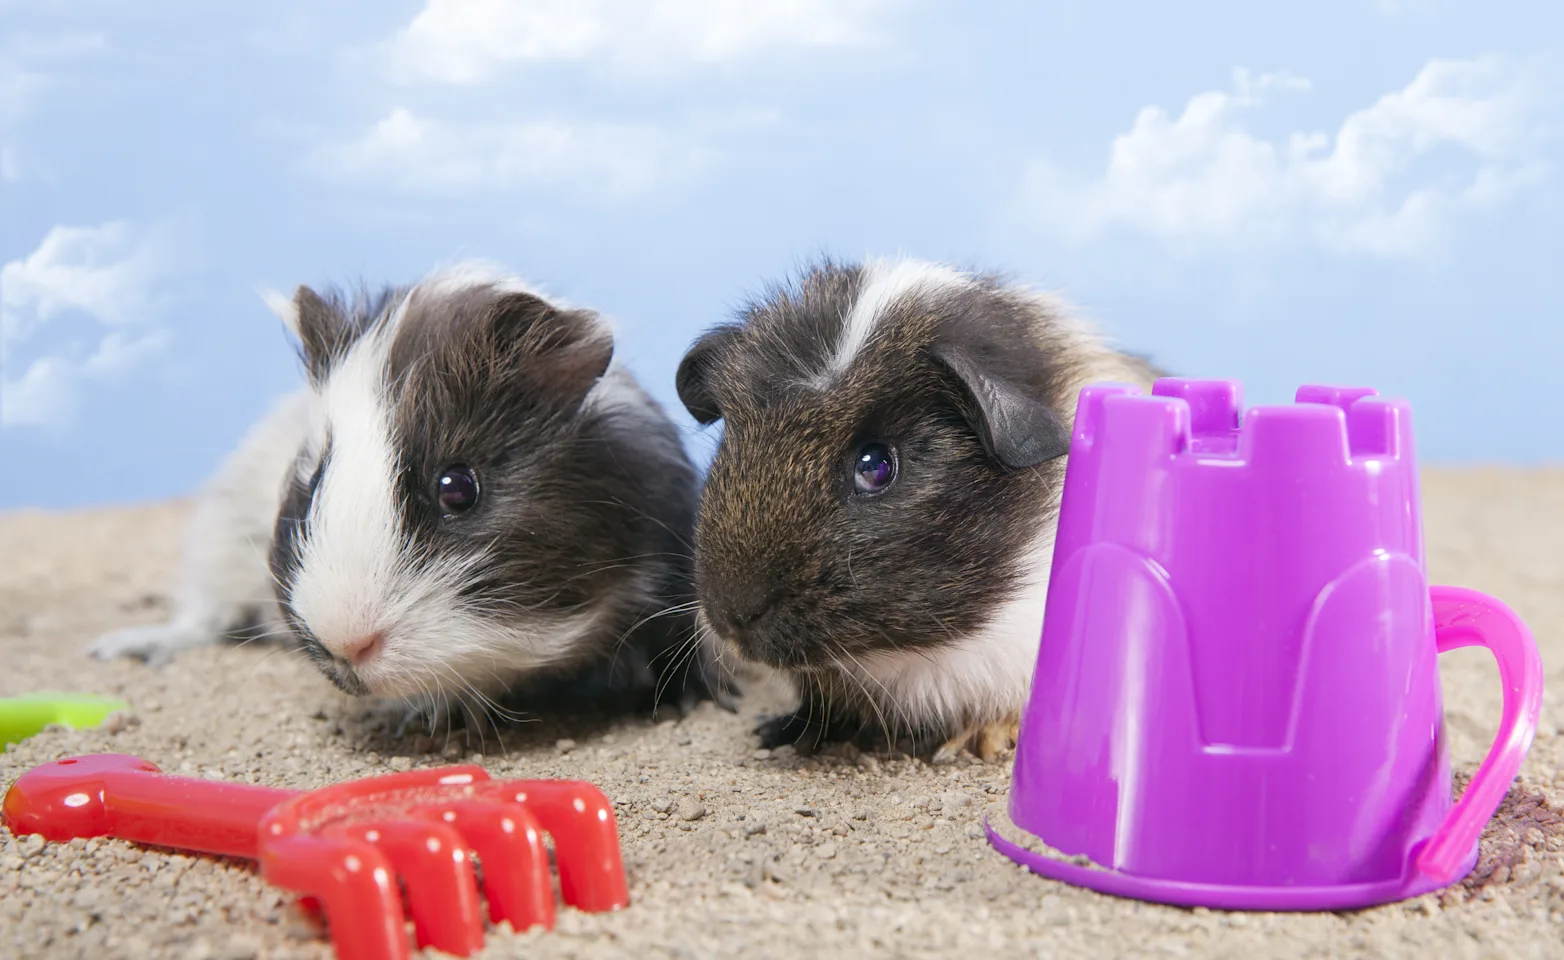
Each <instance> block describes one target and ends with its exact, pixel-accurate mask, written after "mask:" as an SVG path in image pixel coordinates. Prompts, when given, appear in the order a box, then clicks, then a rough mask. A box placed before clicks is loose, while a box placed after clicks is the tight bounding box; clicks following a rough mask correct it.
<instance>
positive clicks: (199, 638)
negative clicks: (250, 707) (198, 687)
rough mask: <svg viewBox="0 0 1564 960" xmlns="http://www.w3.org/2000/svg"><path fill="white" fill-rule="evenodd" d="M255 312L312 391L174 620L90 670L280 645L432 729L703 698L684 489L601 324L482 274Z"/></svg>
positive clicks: (194, 547) (678, 454)
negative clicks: (227, 648) (445, 723)
mask: <svg viewBox="0 0 1564 960" xmlns="http://www.w3.org/2000/svg"><path fill="white" fill-rule="evenodd" d="M273 307H274V309H276V310H277V311H278V312H279V314H281V315H282V317H283V319H284V320H285V321H286V322H287V323H288V325H289V326H290V328H291V329H292V331H293V333H294V334H295V335H296V337H297V338H298V340H299V343H300V345H301V349H300V353H301V357H302V360H303V362H304V367H305V371H306V374H307V380H308V385H307V387H306V388H305V389H304V390H302V391H300V393H299V394H297V395H295V396H292V397H289V398H288V399H286V400H285V401H284V402H283V403H282V404H281V405H280V406H279V407H278V408H277V410H276V411H275V412H274V413H273V414H271V416H270V417H268V419H267V420H266V421H264V422H263V423H262V424H261V425H260V426H259V427H257V428H256V429H255V430H254V431H253V432H252V433H251V435H250V436H249V437H248V438H247V439H246V441H245V442H244V443H243V444H241V445H240V447H239V449H238V450H237V451H235V453H234V454H233V456H232V458H231V459H230V461H229V462H228V463H227V464H225V466H224V468H223V470H221V471H220V472H219V474H218V475H217V477H215V478H214V480H213V481H212V482H211V483H210V484H209V485H208V487H207V489H206V490H205V491H204V493H203V495H202V497H201V498H200V501H199V504H198V507H197V509H196V512H195V515H194V519H193V522H192V524H191V528H190V533H189V537H188V545H187V548H186V561H187V562H186V569H187V575H186V583H185V586H184V588H183V592H182V595H181V597H180V599H179V602H178V606H177V610H176V613H175V616H174V618H173V620H172V621H171V622H170V623H167V624H162V625H158V626H155V627H150V628H139V629H137V630H132V631H122V632H120V633H116V634H111V635H108V636H106V637H103V638H101V639H100V640H99V641H98V642H97V643H96V644H95V645H94V647H93V652H94V653H95V654H96V655H98V656H108V655H114V654H132V655H139V656H142V657H154V656H166V655H167V654H169V653H170V652H172V651H173V650H177V649H180V648H182V647H186V646H190V645H191V644H194V643H202V642H206V641H209V640H213V639H217V638H219V637H230V638H232V637H235V636H244V635H254V634H257V633H260V634H267V635H277V634H284V635H288V636H291V637H292V638H293V639H294V640H295V641H296V642H297V643H298V644H300V645H302V647H303V649H304V650H305V652H307V653H308V655H309V656H310V657H311V658H312V659H313V660H314V662H315V663H316V664H317V665H318V666H319V667H320V669H321V671H322V672H323V673H324V674H325V675H326V676H327V677H328V678H330V679H331V681H332V682H334V683H335V684H336V685H337V686H338V687H340V688H341V689H342V690H344V691H347V692H349V693H352V694H359V695H376V696H387V697H404V698H409V699H410V700H412V701H413V702H415V703H417V704H420V705H421V707H422V708H423V709H424V710H426V711H428V712H430V713H434V714H441V713H444V711H445V708H447V707H450V706H461V707H462V708H464V709H465V710H468V711H470V710H471V709H472V708H473V707H475V706H476V707H478V708H480V709H485V710H494V711H497V712H501V713H503V712H504V710H505V708H506V707H507V706H511V705H514V706H515V707H517V708H519V709H524V710H526V711H528V712H535V711H539V710H541V709H544V708H557V709H574V708H576V707H583V706H587V705H588V704H591V705H593V706H594V707H601V706H610V707H631V706H633V707H635V708H636V709H641V708H654V707H655V706H656V703H658V702H663V701H666V700H673V701H675V702H677V703H678V704H679V705H680V706H681V707H688V706H689V705H691V704H692V703H693V702H694V701H696V700H698V699H702V698H705V697H708V696H713V695H716V694H717V693H718V686H717V685H716V684H715V682H714V676H715V675H714V673H713V665H712V664H711V663H710V662H709V660H708V658H707V656H706V654H707V650H706V649H705V648H704V647H702V646H700V645H699V644H697V643H696V642H695V639H694V638H695V629H694V628H695V623H694V614H693V607H694V602H693V601H694V595H693V586H692V583H691V578H692V571H691V561H690V556H689V553H690V550H689V546H688V542H689V540H690V538H691V531H692V528H693V524H694V514H695V508H696V501H697V497H698V480H697V477H696V474H695V471H694V468H693V466H692V465H691V463H690V461H689V459H688V457H687V455H686V453H685V451H684V447H683V445H682V443H681V442H680V437H679V434H678V431H677V428H676V427H675V426H674V425H673V423H672V421H671V420H669V418H668V417H667V415H666V414H665V412H664V411H663V410H662V409H661V408H660V407H659V406H658V405H657V403H656V402H655V401H654V400H653V399H652V398H651V397H650V396H648V395H647V394H646V392H645V391H644V390H643V389H642V388H641V387H640V385H639V384H638V383H637V382H636V380H635V379H634V378H633V377H632V375H631V374H630V373H629V372H627V371H626V370H625V369H624V368H622V367H620V366H619V365H617V364H615V363H614V362H613V352H614V338H613V334H612V331H611V330H610V328H609V327H608V325H607V323H606V322H605V321H604V320H603V319H602V318H600V317H599V316H598V315H597V314H596V313H594V312H592V311H589V310H584V309H579V308H575V307H571V306H568V305H566V304H563V303H560V302H558V301H555V300H552V299H549V298H547V297H545V296H544V295H542V294H540V293H539V292H537V291H536V290H533V289H532V288H530V287H529V286H527V285H526V284H525V283H523V282H522V281H520V280H518V279H516V278H515V277H511V276H508V275H506V274H504V273H502V272H500V271H497V270H494V269H492V268H489V267H486V266H484V265H481V264H461V265H458V266H457V267H454V268H451V269H447V270H443V271H440V272H437V273H435V274H432V275H430V276H428V277H426V278H424V279H423V280H422V281H421V282H419V283H417V284H415V285H411V286H407V287H396V288H388V289H384V290H381V291H379V292H376V293H373V294H370V293H364V294H360V295H358V296H356V297H352V298H350V297H347V296H344V295H342V294H340V293H337V292H334V291H330V292H327V293H325V294H324V295H322V294H318V293H316V292H315V291H314V290H312V289H310V288H309V287H300V288H299V289H298V290H297V292H296V294H295V295H294V296H293V297H292V298H291V299H287V298H282V297H276V298H274V299H273ZM262 531H264V533H262Z"/></svg>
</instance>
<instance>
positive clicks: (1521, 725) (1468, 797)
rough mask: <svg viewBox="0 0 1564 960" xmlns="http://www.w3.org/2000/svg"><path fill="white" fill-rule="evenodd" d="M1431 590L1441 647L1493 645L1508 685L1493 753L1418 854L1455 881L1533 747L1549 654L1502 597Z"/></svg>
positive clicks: (1432, 872)
mask: <svg viewBox="0 0 1564 960" xmlns="http://www.w3.org/2000/svg"><path fill="white" fill-rule="evenodd" d="M1429 594H1430V596H1431V598H1432V600H1433V607H1434V637H1435V640H1436V642H1437V643H1438V645H1439V652H1440V653H1444V652H1445V651H1446V650H1455V649H1457V648H1460V647H1471V646H1483V647H1487V648H1488V650H1489V651H1490V652H1491V653H1492V654H1493V657H1494V659H1495V660H1497V661H1498V663H1499V680H1500V682H1501V683H1502V684H1503V685H1504V717H1503V719H1502V720H1501V721H1500V723H1499V732H1498V734H1497V735H1496V736H1495V737H1494V742H1493V746H1492V747H1491V748H1490V749H1489V751H1488V756H1486V757H1484V758H1483V762H1482V765H1481V766H1479V767H1478V768H1477V773H1476V775H1475V776H1473V777H1472V780H1471V782H1470V783H1468V784H1467V785H1466V789H1465V790H1464V791H1463V792H1462V793H1461V799H1460V800H1459V801H1457V802H1456V804H1455V806H1454V807H1452V808H1451V809H1450V812H1449V814H1448V815H1446V817H1445V822H1444V823H1442V824H1440V825H1439V829H1438V830H1436V831H1434V835H1433V836H1432V837H1430V838H1429V839H1428V842H1427V843H1426V844H1425V845H1424V846H1423V849H1422V851H1421V852H1419V853H1418V855H1417V869H1418V870H1419V871H1420V872H1422V873H1423V874H1425V875H1427V876H1429V877H1431V878H1433V879H1435V880H1437V881H1438V882H1440V883H1453V882H1454V881H1455V880H1456V879H1457V874H1458V873H1459V872H1460V869H1461V864H1462V863H1463V862H1465V860H1466V858H1467V857H1469V856H1470V855H1471V852H1472V848H1473V847H1474V846H1475V845H1476V844H1477V839H1478V837H1480V836H1481V835H1482V832H1483V827H1485V826H1486V825H1487V823H1488V820H1489V819H1490V818H1492V817H1493V813H1494V811H1495V810H1497V809H1498V808H1499V803H1500V801H1502V800H1503V799H1504V795H1505V793H1506V792H1508V791H1509V789H1510V784H1511V782H1513V781H1514V780H1515V775H1516V774H1517V773H1519V772H1520V769H1521V763H1522V761H1524V760H1525V759H1526V751H1528V750H1530V749H1531V741H1532V737H1534V736H1535V735H1536V733H1537V718H1538V716H1539V715H1540V714H1541V713H1542V657H1541V656H1540V655H1539V654H1538V653H1537V645H1536V643H1535V642H1534V641H1533V640H1532V636H1531V631H1530V630H1528V629H1526V624H1524V623H1522V622H1521V618H1520V617H1517V616H1516V615H1515V612H1514V611H1512V610H1511V609H1510V608H1509V607H1507V606H1505V605H1504V604H1502V603H1500V602H1499V601H1498V600H1495V599H1494V598H1492V597H1490V596H1487V595H1486V594H1481V593H1478V592H1477V591H1475V590H1467V589H1464V588H1461V587H1430V588H1429Z"/></svg>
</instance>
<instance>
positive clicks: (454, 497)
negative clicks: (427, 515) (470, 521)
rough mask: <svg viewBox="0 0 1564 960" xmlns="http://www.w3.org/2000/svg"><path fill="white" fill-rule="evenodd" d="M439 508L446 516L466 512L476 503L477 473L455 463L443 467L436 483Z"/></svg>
mask: <svg viewBox="0 0 1564 960" xmlns="http://www.w3.org/2000/svg"><path fill="white" fill-rule="evenodd" d="M436 489H437V490H438V492H439V498H440V510H441V511H442V512H444V513H445V515H446V516H454V515H456V514H460V513H466V512H467V511H468V510H471V509H472V508H473V507H476V506H477V505H478V475H477V474H475V473H473V472H472V470H471V469H469V468H467V467H464V466H462V465H461V464H457V465H455V466H450V467H446V468H445V472H444V473H441V474H440V479H439V480H438V481H437V483H436Z"/></svg>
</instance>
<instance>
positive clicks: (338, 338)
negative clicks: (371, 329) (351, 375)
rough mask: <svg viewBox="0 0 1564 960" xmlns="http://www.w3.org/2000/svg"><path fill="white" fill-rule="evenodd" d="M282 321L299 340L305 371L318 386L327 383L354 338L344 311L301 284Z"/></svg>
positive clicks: (353, 332)
mask: <svg viewBox="0 0 1564 960" xmlns="http://www.w3.org/2000/svg"><path fill="white" fill-rule="evenodd" d="M274 309H275V307H274ZM279 312H280V311H279ZM283 321H284V322H286V323H287V324H288V327H289V329H290V330H292V332H293V335H294V336H296V337H298V338H299V347H300V352H301V354H302V355H303V357H304V364H305V367H306V368H307V369H308V371H309V376H310V379H311V380H313V381H315V382H316V383H319V382H320V381H321V380H323V379H325V376H326V372H327V370H328V369H329V368H330V366H331V364H332V361H333V360H335V359H336V358H337V357H339V356H341V355H342V353H343V352H344V351H346V350H347V348H348V346H349V345H350V344H351V343H352V342H353V339H354V336H355V331H354V330H353V327H352V324H351V323H349V322H348V318H347V316H346V315H345V314H344V313H343V311H342V310H340V309H339V308H337V307H336V306H334V305H332V304H331V303H330V302H328V301H327V300H326V299H325V298H324V297H322V296H321V295H320V294H318V293H316V292H315V291H314V290H312V289H310V288H309V287H307V286H304V285H302V284H301V285H300V286H299V288H298V290H296V291H294V294H293V302H292V303H291V304H289V305H288V310H287V312H286V313H284V314H283Z"/></svg>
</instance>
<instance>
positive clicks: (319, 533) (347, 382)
mask: <svg viewBox="0 0 1564 960" xmlns="http://www.w3.org/2000/svg"><path fill="white" fill-rule="evenodd" d="M400 312H401V311H400V309H398V311H397V314H394V315H393V317H392V318H391V320H390V322H388V323H386V324H385V325H383V326H381V327H379V328H376V329H371V330H370V331H369V332H367V333H365V334H364V336H363V337H362V338H360V339H359V340H358V342H356V343H355V344H354V345H353V347H352V348H351V349H350V350H349V351H348V352H347V354H346V355H345V356H343V357H341V358H340V359H338V361H337V362H336V363H335V364H334V365H333V366H332V368H331V371H330V373H329V375H328V376H327V378H326V381H325V382H324V383H323V384H322V385H321V387H320V389H319V392H318V396H317V402H316V411H317V413H318V417H319V419H318V421H317V424H316V429H315V430H314V431H312V433H313V434H314V437H315V438H319V439H325V437H326V436H329V440H330V444H331V450H330V459H329V460H328V461H327V464H326V468H325V470H324V471H323V472H322V474H321V479H320V486H319V487H318V488H317V489H316V491H315V496H314V501H313V502H312V503H311V505H310V512H309V522H308V525H307V528H306V529H307V530H308V534H307V536H305V538H304V542H303V544H302V545H301V549H300V555H299V565H298V571H297V575H296V578H295V580H294V583H293V589H292V601H293V607H294V609H295V611H296V612H297V613H298V615H299V617H300V618H301V619H303V620H304V622H305V623H306V624H307V625H308V626H309V628H310V632H311V633H313V634H314V635H315V636H316V638H317V639H319V640H320V642H321V643H322V644H323V645H324V646H325V647H326V649H328V650H330V651H331V652H332V653H334V654H338V655H340V654H341V653H342V649H343V646H344V645H350V644H353V643H354V642H356V641H358V640H360V639H361V638H363V637H365V636H368V635H369V634H371V633H374V632H375V631H377V630H384V629H386V628H387V627H388V626H389V624H387V623H385V622H384V620H385V616H384V612H383V608H384V606H385V602H386V600H387V598H392V597H396V596H399V595H401V594H403V593H404V592H405V584H403V583H402V581H403V579H404V576H403V572H402V571H403V569H404V567H405V553H406V549H407V548H406V544H405V537H404V534H403V530H402V519H401V511H400V510H399V509H398V505H397V499H396V489H395V478H396V474H397V457H396V450H395V447H394V446H393V440H392V435H391V431H392V424H391V411H390V409H389V407H388V404H387V400H386V383H385V377H386V362H387V355H388V353H389V352H390V349H391V343H392V340H393V335H394V331H395V325H394V323H395V320H396V319H399V315H400Z"/></svg>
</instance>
